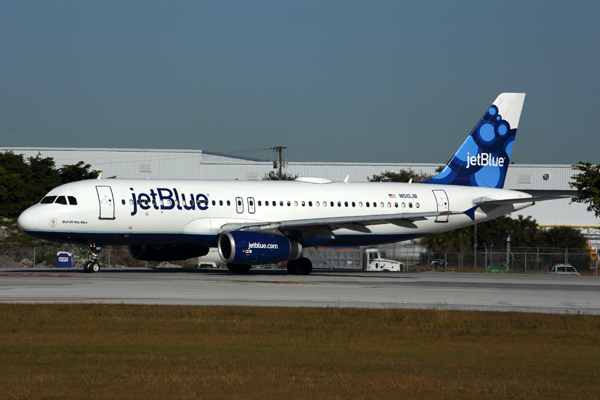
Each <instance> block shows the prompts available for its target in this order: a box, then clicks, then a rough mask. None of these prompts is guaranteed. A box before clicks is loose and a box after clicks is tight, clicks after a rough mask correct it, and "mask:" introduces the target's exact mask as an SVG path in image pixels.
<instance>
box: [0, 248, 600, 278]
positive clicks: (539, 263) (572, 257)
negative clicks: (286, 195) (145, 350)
mask: <svg viewBox="0 0 600 400" xmlns="http://www.w3.org/2000/svg"><path fill="white" fill-rule="evenodd" d="M382 247H383V248H384V249H385V250H386V254H387V255H386V257H387V258H390V259H394V260H398V261H402V262H403V263H404V265H405V268H404V269H405V270H408V271H457V272H486V271H487V272H507V271H508V272H512V273H542V272H547V271H549V270H550V269H551V268H552V266H553V265H555V264H571V265H573V266H574V267H575V268H577V270H578V271H579V272H580V273H591V271H592V270H591V267H595V265H596V261H595V257H593V256H592V255H591V253H590V250H589V249H569V248H544V247H535V248H525V247H512V248H511V249H510V251H509V252H508V253H507V251H506V249H505V248H504V249H495V248H493V247H490V248H488V247H485V246H484V247H483V248H478V249H477V251H474V250H473V249H470V250H466V251H462V252H451V251H446V252H434V251H431V250H428V249H426V248H424V247H422V246H405V245H398V246H396V247H395V248H392V247H390V246H389V245H388V246H387V247H388V248H385V247H386V246H382ZM348 251H350V252H351V253H352V254H345V252H344V251H340V250H339V249H338V250H336V251H335V252H332V255H330V257H339V258H340V259H339V260H337V261H336V260H329V261H330V262H329V264H328V267H327V269H348V268H350V267H349V266H348V261H347V260H348V259H349V256H350V255H351V256H353V257H354V258H356V257H358V258H356V262H355V263H353V265H352V266H351V269H361V261H360V260H361V258H360V257H361V254H360V253H361V250H359V249H358V248H355V249H349V250H348ZM58 252H69V253H73V267H74V268H83V265H84V263H85V262H86V261H87V260H88V259H90V256H89V254H88V251H87V247H85V246H75V245H62V246H57V247H21V248H0V268H31V267H33V266H35V267H38V268H54V267H56V265H57V253H58ZM507 255H508V258H507ZM354 258H353V259H354ZM338 261H339V262H338ZM99 262H100V264H101V265H102V266H103V267H109V266H110V267H127V268H136V267H137V268H140V267H157V266H160V265H161V263H160V262H156V261H139V260H136V259H134V258H133V257H131V255H130V254H129V250H128V249H127V247H126V246H106V247H104V249H103V250H102V251H101V252H100V257H99ZM169 264H170V265H177V266H180V267H190V268H194V267H197V266H198V259H197V258H191V259H188V260H185V261H171V262H169ZM338 264H339V265H340V266H338Z"/></svg>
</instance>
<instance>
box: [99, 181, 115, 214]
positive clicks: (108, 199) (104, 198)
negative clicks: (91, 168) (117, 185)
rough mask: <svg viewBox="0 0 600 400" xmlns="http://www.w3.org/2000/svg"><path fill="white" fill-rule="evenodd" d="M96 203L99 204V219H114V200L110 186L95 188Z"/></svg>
mask: <svg viewBox="0 0 600 400" xmlns="http://www.w3.org/2000/svg"><path fill="white" fill-rule="evenodd" d="M96 192H97V193H98V203H99V204H100V217H99V219H115V200H114V198H113V192H112V189H111V187H110V186H96Z"/></svg>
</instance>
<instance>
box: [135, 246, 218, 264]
mask: <svg viewBox="0 0 600 400" xmlns="http://www.w3.org/2000/svg"><path fill="white" fill-rule="evenodd" d="M129 254H131V257H133V258H135V259H136V260H141V261H176V260H186V259H188V258H192V257H201V256H205V255H206V254H208V247H205V246H199V245H194V244H163V245H159V244H152V245H150V244H148V245H143V244H133V245H131V246H129Z"/></svg>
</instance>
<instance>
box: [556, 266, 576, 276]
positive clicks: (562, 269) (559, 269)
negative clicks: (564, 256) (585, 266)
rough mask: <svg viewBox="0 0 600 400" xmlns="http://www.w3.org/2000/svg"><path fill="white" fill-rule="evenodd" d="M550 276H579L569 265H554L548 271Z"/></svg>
mask: <svg viewBox="0 0 600 400" xmlns="http://www.w3.org/2000/svg"><path fill="white" fill-rule="evenodd" d="M550 273H551V274H559V275H579V272H577V270H576V269H575V267H574V266H572V265H571V264H556V265H554V266H553V267H552V269H551V270H550Z"/></svg>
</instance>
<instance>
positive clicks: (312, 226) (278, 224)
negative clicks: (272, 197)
mask: <svg viewBox="0 0 600 400" xmlns="http://www.w3.org/2000/svg"><path fill="white" fill-rule="evenodd" d="M441 214H443V213H441V212H421V213H398V214H394V215H390V214H381V215H362V216H348V217H330V218H312V219H298V220H285V221H272V222H267V221H265V222H248V223H233V224H225V225H223V226H222V227H221V229H220V230H219V233H222V232H231V231H238V230H251V231H262V232H265V231H266V232H269V231H271V232H273V231H278V232H279V233H282V234H284V235H285V236H290V237H301V238H303V239H308V238H312V237H315V236H317V237H325V238H331V237H333V236H334V235H333V231H334V230H337V229H349V230H353V231H357V232H362V233H370V232H371V230H370V229H369V228H368V226H369V225H380V224H390V223H391V224H396V225H399V226H405V227H414V228H416V227H417V226H416V225H415V224H414V222H415V221H423V220H425V219H426V218H428V217H437V216H438V215H441Z"/></svg>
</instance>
